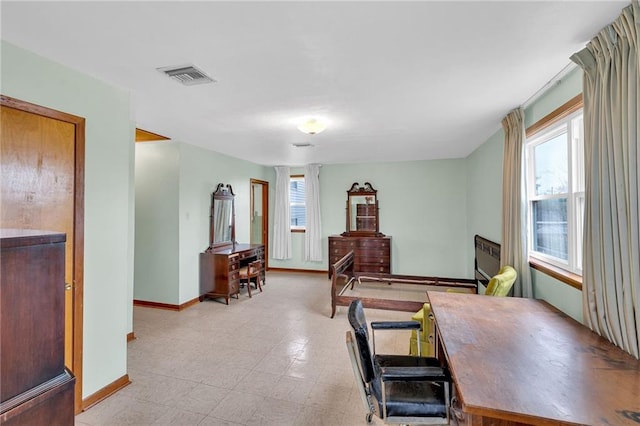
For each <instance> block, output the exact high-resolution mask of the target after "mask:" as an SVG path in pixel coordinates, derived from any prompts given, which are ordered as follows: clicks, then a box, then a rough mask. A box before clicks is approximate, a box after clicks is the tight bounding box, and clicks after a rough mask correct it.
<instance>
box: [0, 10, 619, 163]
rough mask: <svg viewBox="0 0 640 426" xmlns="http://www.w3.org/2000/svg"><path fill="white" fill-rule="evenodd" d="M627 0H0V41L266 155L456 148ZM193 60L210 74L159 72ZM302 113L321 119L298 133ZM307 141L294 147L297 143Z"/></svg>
mask: <svg viewBox="0 0 640 426" xmlns="http://www.w3.org/2000/svg"><path fill="white" fill-rule="evenodd" d="M627 4H629V1H612V0H608V1H587V2H576V1H533V2H525V1H508V2H504V1H503V2H500V1H470V2H461V1H440V2H436V1H409V2H382V1H354V2H342V1H317V2H308V1H303V2H293V1H288V2H271V1H259V2H246V1H228V2H220V1H196V2H185V1H160V2H150V1H142V2H131V1H128V2H97V1H83V2H78V1H75V2H74V1H71V2H57V1H46V2H29V1H27V2H11V1H4V0H3V1H2V2H1V5H0V7H1V13H2V22H1V24H2V26H1V34H2V38H3V39H4V40H6V41H8V42H10V43H13V44H15V45H17V46H20V47H23V48H26V49H28V50H31V51H33V52H36V53H38V54H40V55H42V56H45V57H47V58H50V59H52V60H54V61H57V62H60V63H62V64H65V65H68V66H69V67H71V68H74V69H77V70H79V71H82V72H84V73H87V74H90V75H92V76H95V77H97V78H98V79H101V80H103V81H106V82H108V83H110V84H113V85H116V86H119V87H121V88H124V89H125V90H127V91H129V92H130V93H131V99H132V105H133V106H132V108H133V114H134V117H133V118H134V120H135V122H136V124H137V126H138V127H140V128H143V129H145V130H149V131H152V132H155V133H160V134H163V135H166V136H169V137H171V138H172V139H174V140H178V141H182V142H186V143H190V144H193V145H198V146H202V147H206V148H209V149H212V150H215V151H218V152H221V153H224V154H228V155H231V156H234V157H238V158H242V159H245V160H248V161H252V162H254V163H258V164H263V165H292V166H296V165H303V164H307V163H323V164H331V163H353V162H378V161H405V160H423V159H440V158H461V157H466V156H467V155H469V154H470V153H471V152H472V151H473V150H474V149H475V148H477V147H478V146H479V145H480V144H482V143H483V142H484V141H485V140H486V139H487V138H488V137H489V136H491V135H492V134H493V133H494V132H495V131H496V130H498V129H499V127H500V121H501V120H502V118H503V117H504V116H505V115H506V114H507V113H508V112H509V111H510V110H511V109H513V108H515V107H517V106H518V105H521V104H522V103H524V102H525V101H526V100H527V99H529V98H530V97H531V96H532V95H533V94H534V93H536V92H537V91H538V90H539V89H540V88H541V87H543V86H544V85H545V84H546V83H547V82H548V81H549V80H551V79H552V78H553V77H554V76H555V75H556V74H557V73H558V72H559V71H561V70H562V69H563V68H565V67H566V66H567V65H568V64H569V63H570V61H569V56H570V55H571V54H572V53H574V52H576V51H578V50H580V49H581V48H582V47H584V45H585V43H586V42H587V41H588V40H590V39H591V38H592V37H593V36H594V35H595V34H596V33H597V32H598V31H599V30H600V29H601V28H602V27H604V26H605V25H607V24H608V23H610V22H611V21H613V20H614V19H615V18H616V17H617V16H618V15H619V13H620V11H621V9H622V8H623V7H625V6H626V5H627ZM183 64H194V65H196V66H197V67H198V68H200V69H202V70H203V71H205V72H206V73H207V74H209V75H210V76H211V77H213V78H214V79H216V80H217V82H216V83H213V84H208V85H198V86H183V85H181V84H179V83H177V82H176V81H174V80H172V79H170V78H168V77H166V76H165V75H163V74H161V73H160V72H158V71H157V70H156V68H158V67H164V66H170V65H183ZM304 116H320V117H324V118H325V119H326V120H327V122H328V128H327V130H325V131H324V132H323V133H321V134H317V135H313V136H310V135H305V134H303V133H301V132H300V131H299V130H297V129H296V120H297V119H299V118H300V117H304ZM306 142H310V143H312V144H313V146H312V147H308V148H296V147H293V146H292V145H291V144H293V143H306Z"/></svg>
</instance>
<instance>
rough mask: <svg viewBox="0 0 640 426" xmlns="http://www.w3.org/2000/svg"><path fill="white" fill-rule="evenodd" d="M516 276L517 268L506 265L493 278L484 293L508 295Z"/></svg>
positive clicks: (488, 294)
mask: <svg viewBox="0 0 640 426" xmlns="http://www.w3.org/2000/svg"><path fill="white" fill-rule="evenodd" d="M516 278H518V273H517V272H516V270H515V269H513V268H512V267H511V266H509V265H505V266H503V267H502V268H500V270H499V271H498V273H497V274H496V275H494V276H493V277H492V278H491V280H490V281H489V284H487V291H485V292H484V294H486V295H487V296H506V295H507V294H509V291H510V290H511V287H513V283H514V282H515V281H516Z"/></svg>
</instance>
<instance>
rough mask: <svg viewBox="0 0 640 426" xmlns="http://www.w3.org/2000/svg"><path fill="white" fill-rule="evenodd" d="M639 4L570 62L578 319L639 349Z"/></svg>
mask: <svg viewBox="0 0 640 426" xmlns="http://www.w3.org/2000/svg"><path fill="white" fill-rule="evenodd" d="M639 38H640V6H639V4H638V0H633V2H632V3H631V5H630V6H628V7H626V8H625V9H623V11H622V13H621V15H620V16H619V17H618V18H617V19H616V20H615V21H614V22H613V23H611V24H610V25H608V26H607V27H605V28H604V29H603V30H601V31H600V32H599V33H598V34H597V35H596V36H595V38H593V40H591V41H590V42H589V43H588V44H587V47H586V48H584V49H583V50H581V51H580V52H577V53H576V54H574V55H573V56H572V57H571V59H572V60H573V61H574V62H576V63H577V64H578V65H580V67H582V69H583V71H584V77H583V97H584V132H585V133H584V141H585V212H584V249H583V254H584V256H583V265H584V266H583V275H582V299H583V314H584V321H585V324H586V325H587V326H589V327H590V328H591V329H592V330H594V331H595V332H597V333H598V334H600V335H602V336H604V337H606V338H607V339H609V340H610V341H611V342H613V343H614V344H616V345H617V346H619V347H621V348H622V349H624V350H625V351H627V352H629V353H630V354H632V355H633V356H635V357H636V358H638V357H639V354H640V344H639V342H640V208H639V205H640V200H639V198H638V191H640V174H639V173H638V163H640V150H638V140H639V139H640V126H639V124H638V123H639V122H640V90H639V83H638V81H639V79H640V53H639V51H640V48H639V47H638V45H639V43H640V40H639Z"/></svg>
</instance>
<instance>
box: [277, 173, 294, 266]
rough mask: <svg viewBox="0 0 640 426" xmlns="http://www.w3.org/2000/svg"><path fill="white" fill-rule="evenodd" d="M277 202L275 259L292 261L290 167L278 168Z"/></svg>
mask: <svg viewBox="0 0 640 426" xmlns="http://www.w3.org/2000/svg"><path fill="white" fill-rule="evenodd" d="M275 169H276V200H275V212H274V218H273V250H272V252H273V258H274V259H280V260H284V259H291V251H292V250H291V211H290V209H289V181H290V176H289V167H286V166H276V167H275Z"/></svg>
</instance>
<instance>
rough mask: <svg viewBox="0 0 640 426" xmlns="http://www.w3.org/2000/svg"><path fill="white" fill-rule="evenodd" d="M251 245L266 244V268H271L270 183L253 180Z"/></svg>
mask: <svg viewBox="0 0 640 426" xmlns="http://www.w3.org/2000/svg"><path fill="white" fill-rule="evenodd" d="M250 186H251V202H250V207H251V209H250V211H251V218H250V221H249V223H250V224H251V227H250V236H249V240H250V241H249V242H250V243H251V244H264V262H265V264H264V267H265V269H268V266H269V182H267V181H264V180H258V179H251V185H250Z"/></svg>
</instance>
